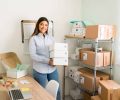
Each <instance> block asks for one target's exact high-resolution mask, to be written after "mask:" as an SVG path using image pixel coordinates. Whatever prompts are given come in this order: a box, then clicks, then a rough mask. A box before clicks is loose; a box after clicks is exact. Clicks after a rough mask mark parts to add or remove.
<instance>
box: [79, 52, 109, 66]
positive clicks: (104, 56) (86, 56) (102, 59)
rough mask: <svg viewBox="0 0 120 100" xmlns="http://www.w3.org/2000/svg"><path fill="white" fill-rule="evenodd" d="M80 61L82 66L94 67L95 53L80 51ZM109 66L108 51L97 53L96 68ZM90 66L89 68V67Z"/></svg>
mask: <svg viewBox="0 0 120 100" xmlns="http://www.w3.org/2000/svg"><path fill="white" fill-rule="evenodd" d="M80 60H82V62H83V63H84V64H87V65H91V66H92V67H94V66H95V52H94V51H90V50H80ZM108 65H110V51H102V52H98V53H97V59H96V67H101V66H108ZM91 66H90V67H91Z"/></svg>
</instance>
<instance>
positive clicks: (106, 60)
mask: <svg viewBox="0 0 120 100" xmlns="http://www.w3.org/2000/svg"><path fill="white" fill-rule="evenodd" d="M109 65H110V52H109V51H103V66H104V67H105V66H109Z"/></svg>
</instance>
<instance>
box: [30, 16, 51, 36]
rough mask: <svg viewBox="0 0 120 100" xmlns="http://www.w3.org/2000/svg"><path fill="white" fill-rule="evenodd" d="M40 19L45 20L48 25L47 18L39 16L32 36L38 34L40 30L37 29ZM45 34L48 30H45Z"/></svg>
mask: <svg viewBox="0 0 120 100" xmlns="http://www.w3.org/2000/svg"><path fill="white" fill-rule="evenodd" d="M42 21H46V22H47V23H48V25H49V21H48V19H47V18H46V17H40V18H39V19H38V21H37V23H36V26H35V30H34V32H33V34H32V36H34V35H38V34H39V33H40V31H39V24H40V23H41V22H42ZM46 34H48V30H47V31H46Z"/></svg>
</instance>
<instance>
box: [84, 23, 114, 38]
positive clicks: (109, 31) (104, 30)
mask: <svg viewBox="0 0 120 100" xmlns="http://www.w3.org/2000/svg"><path fill="white" fill-rule="evenodd" d="M114 35H115V26H114V25H90V26H87V27H86V34H85V38H89V39H98V40H109V39H111V38H112V37H114Z"/></svg>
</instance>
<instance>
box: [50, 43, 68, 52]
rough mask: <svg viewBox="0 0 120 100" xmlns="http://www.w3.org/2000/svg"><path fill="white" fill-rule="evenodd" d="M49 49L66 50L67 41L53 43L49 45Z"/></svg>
mask: <svg viewBox="0 0 120 100" xmlns="http://www.w3.org/2000/svg"><path fill="white" fill-rule="evenodd" d="M49 50H50V51H52V50H63V51H68V44H67V43H54V44H53V45H51V46H50V47H49Z"/></svg>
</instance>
